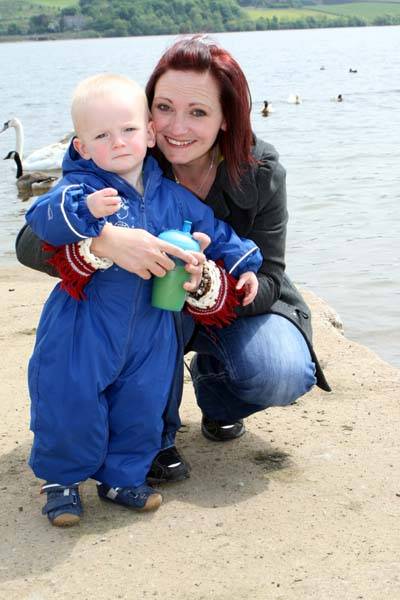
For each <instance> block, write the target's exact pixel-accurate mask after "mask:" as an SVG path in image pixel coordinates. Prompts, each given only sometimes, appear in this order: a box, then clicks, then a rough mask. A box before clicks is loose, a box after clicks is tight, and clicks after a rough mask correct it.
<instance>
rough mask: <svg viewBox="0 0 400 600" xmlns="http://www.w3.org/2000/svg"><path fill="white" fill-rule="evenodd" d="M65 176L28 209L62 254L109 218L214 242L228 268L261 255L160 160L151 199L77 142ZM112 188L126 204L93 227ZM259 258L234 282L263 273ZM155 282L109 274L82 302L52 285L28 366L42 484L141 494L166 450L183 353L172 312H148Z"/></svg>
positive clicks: (148, 165) (150, 179)
mask: <svg viewBox="0 0 400 600" xmlns="http://www.w3.org/2000/svg"><path fill="white" fill-rule="evenodd" d="M63 173H64V177H63V179H62V180H61V181H60V183H59V184H58V185H57V186H56V187H55V188H53V189H52V190H51V191H50V192H49V193H47V194H46V195H44V196H41V197H40V198H39V199H38V200H37V201H36V202H35V203H34V204H33V206H32V207H31V208H30V209H29V211H28V212H27V214H26V220H27V222H28V223H29V224H30V226H31V227H32V229H33V231H34V232H35V233H36V234H37V235H38V236H39V237H40V238H41V239H42V240H46V241H47V242H49V243H50V244H53V245H56V246H60V245H63V244H67V243H70V242H75V241H79V240H80V239H83V238H86V237H96V236H98V235H99V234H100V232H101V230H102V228H103V226H104V224H105V223H106V221H109V222H111V223H113V224H114V225H116V226H120V227H130V228H133V227H136V228H141V229H146V230H147V231H149V232H150V233H152V234H154V235H155V236H157V235H158V234H159V233H160V232H161V231H164V230H168V229H181V227H182V225H183V222H184V220H189V221H192V223H193V231H202V232H204V233H207V234H208V235H209V236H210V237H211V239H212V243H211V244H210V246H209V247H208V248H207V251H206V254H207V256H208V257H209V258H212V259H214V260H216V259H218V258H222V259H223V260H224V262H225V265H226V268H227V269H228V270H229V269H230V267H232V266H233V265H234V263H235V262H236V260H237V259H238V258H240V257H241V256H243V254H245V252H247V251H248V250H249V249H251V248H252V247H254V243H253V242H251V241H249V240H243V239H241V238H239V237H238V236H237V235H236V234H235V232H234V231H233V230H232V229H231V227H230V226H229V225H227V224H225V223H224V222H222V221H218V220H217V219H215V218H214V214H213V212H212V210H211V209H210V208H209V207H208V206H206V205H205V204H203V203H202V202H200V201H199V200H198V199H197V198H196V197H194V196H193V195H192V194H191V193H190V192H188V191H187V190H185V189H184V188H182V187H180V186H178V185H177V184H176V183H174V182H172V181H170V180H168V179H166V178H164V177H163V175H162V172H161V170H160V168H159V166H158V164H157V162H156V161H155V160H154V159H153V158H151V157H148V158H147V159H146V160H145V163H144V170H143V184H144V194H143V196H141V195H140V194H139V193H138V192H137V191H136V190H135V189H134V188H133V187H132V186H131V185H129V184H128V183H127V182H126V181H125V180H124V179H122V178H121V177H119V176H118V175H116V174H113V173H109V172H107V171H104V170H103V169H100V168H98V167H97V166H96V165H95V164H94V163H93V162H92V161H87V160H84V159H82V158H81V157H80V156H79V154H78V153H77V152H76V151H75V150H74V148H73V146H72V145H71V146H70V148H69V151H68V152H67V153H66V156H65V158H64V162H63ZM104 187H113V188H116V189H117V190H118V192H119V195H120V197H121V200H122V205H121V208H120V210H119V211H118V212H117V213H116V214H114V215H112V216H111V217H107V219H105V218H101V219H96V218H95V217H93V216H92V215H91V213H90V212H89V210H88V208H87V205H86V196H87V194H89V193H92V192H93V191H95V190H98V189H102V188H104ZM261 261H262V258H261V254H260V251H259V250H257V251H255V252H253V253H252V254H251V255H250V256H249V257H248V258H247V259H246V260H244V261H243V262H242V263H241V264H240V266H239V268H238V269H237V271H235V273H234V274H235V276H238V275H239V274H240V273H242V272H245V271H249V270H252V271H257V269H258V268H259V266H260V265H261ZM151 288H152V281H151V280H144V279H141V278H140V277H138V276H137V275H134V274H132V273H129V272H128V271H125V270H124V269H122V268H120V267H117V266H116V265H113V266H112V267H111V268H109V269H106V270H99V271H97V272H96V273H95V274H94V275H93V276H92V278H91V280H90V282H89V284H88V285H87V286H86V289H85V292H86V294H87V300H85V301H76V300H74V299H73V298H72V297H70V296H69V295H68V294H67V293H66V292H64V291H63V290H62V289H61V288H60V284H57V285H56V287H55V288H54V289H53V291H52V293H51V294H50V296H49V298H48V300H47V301H46V303H45V305H44V308H43V312H42V315H41V318H40V322H39V326H38V330H37V336H36V344H35V348H34V352H33V355H32V357H31V359H30V362H29V372H28V379H29V391H30V395H31V401H32V406H31V429H32V431H33V433H34V442H33V447H32V452H31V456H30V466H31V467H32V469H33V471H34V473H35V475H36V476H37V477H39V478H41V479H45V480H47V481H50V482H57V483H60V484H64V485H69V484H72V483H75V482H79V481H83V480H85V479H87V478H89V477H92V478H93V479H96V480H97V481H100V482H102V483H106V484H108V485H111V486H113V487H115V486H121V487H128V486H129V487H131V486H132V487H136V486H138V485H141V484H142V483H143V482H144V481H145V479H146V475H147V472H148V470H149V468H150V465H151V463H152V460H153V458H154V457H155V456H156V454H157V453H158V452H159V450H160V448H161V436H162V432H163V426H164V424H163V418H162V415H163V411H164V409H165V407H166V404H167V401H168V397H169V394H170V391H171V386H172V384H173V376H174V370H175V367H176V365H177V364H178V361H179V360H181V357H182V355H183V349H182V348H181V347H180V344H179V343H178V341H177V335H176V331H175V325H174V318H173V313H171V312H168V311H163V310H159V309H156V308H153V307H152V306H151Z"/></svg>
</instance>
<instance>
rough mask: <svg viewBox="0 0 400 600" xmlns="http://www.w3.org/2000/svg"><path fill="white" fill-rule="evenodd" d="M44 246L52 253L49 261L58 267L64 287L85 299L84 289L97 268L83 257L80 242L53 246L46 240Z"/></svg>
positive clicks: (69, 292)
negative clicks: (80, 251)
mask: <svg viewBox="0 0 400 600" xmlns="http://www.w3.org/2000/svg"><path fill="white" fill-rule="evenodd" d="M42 248H43V250H44V251H45V252H51V253H52V256H51V257H50V258H49V259H48V260H47V262H48V263H49V264H50V265H53V267H54V268H55V269H56V271H57V273H58V275H59V277H60V278H61V287H62V289H63V290H65V291H66V292H67V293H68V294H69V295H70V296H72V298H75V300H85V299H86V295H85V293H84V291H83V290H84V288H85V285H86V284H87V283H88V282H89V281H90V278H91V276H92V275H93V273H94V272H95V271H96V269H95V268H94V267H92V266H91V265H89V263H87V262H86V260H85V259H84V258H82V256H81V255H80V253H79V246H78V242H75V243H73V244H67V245H66V246H51V245H50V244H47V243H46V242H44V243H43V245H42Z"/></svg>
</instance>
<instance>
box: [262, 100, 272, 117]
mask: <svg viewBox="0 0 400 600" xmlns="http://www.w3.org/2000/svg"><path fill="white" fill-rule="evenodd" d="M272 112H274V109H273V108H272V106H271V105H270V104H269V102H268V100H264V106H263V108H262V109H261V114H262V116H263V117H268V115H270V114H271V113H272Z"/></svg>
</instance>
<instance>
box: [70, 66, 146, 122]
mask: <svg viewBox="0 0 400 600" xmlns="http://www.w3.org/2000/svg"><path fill="white" fill-rule="evenodd" d="M110 93H117V94H118V93H125V94H126V93H128V94H131V95H132V101H135V100H136V99H137V98H140V99H142V100H143V106H144V107H145V109H146V114H148V106H147V98H146V94H145V92H144V90H143V88H141V87H140V85H139V84H138V83H136V81H134V80H133V79H129V77H125V76H124V75H117V74H115V73H100V74H98V75H93V76H92V77H88V78H87V79H84V80H83V81H81V82H80V83H79V84H78V85H77V87H76V88H75V90H74V93H73V94H72V102H71V117H72V122H73V124H74V129H75V132H76V133H78V130H79V128H80V125H81V124H80V116H81V114H82V112H83V109H84V108H85V107H86V106H87V105H88V103H89V102H90V101H91V100H93V98H98V97H101V96H106V95H107V94H110Z"/></svg>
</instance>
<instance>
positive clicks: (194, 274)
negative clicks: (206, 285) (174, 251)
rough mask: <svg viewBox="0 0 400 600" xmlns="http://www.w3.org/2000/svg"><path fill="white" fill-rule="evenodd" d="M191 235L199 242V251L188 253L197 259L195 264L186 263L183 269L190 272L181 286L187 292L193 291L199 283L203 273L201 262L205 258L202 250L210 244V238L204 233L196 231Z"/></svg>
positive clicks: (202, 262)
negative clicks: (187, 278) (187, 279)
mask: <svg viewBox="0 0 400 600" xmlns="http://www.w3.org/2000/svg"><path fill="white" fill-rule="evenodd" d="M192 237H193V238H194V239H195V240H196V241H197V242H198V243H199V245H200V252H191V253H190V254H191V255H192V256H194V258H195V259H197V265H190V264H186V265H185V269H186V271H187V272H188V273H190V275H191V277H190V281H187V282H186V283H184V284H183V287H184V288H185V290H186V291H187V292H195V291H196V290H197V288H198V287H199V285H200V281H201V277H202V274H203V264H204V261H205V260H206V257H205V256H204V254H203V252H204V250H205V249H206V248H207V246H209V245H210V244H211V238H210V237H209V236H208V235H207V234H206V233H201V232H200V231H196V232H194V233H193V235H192Z"/></svg>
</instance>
